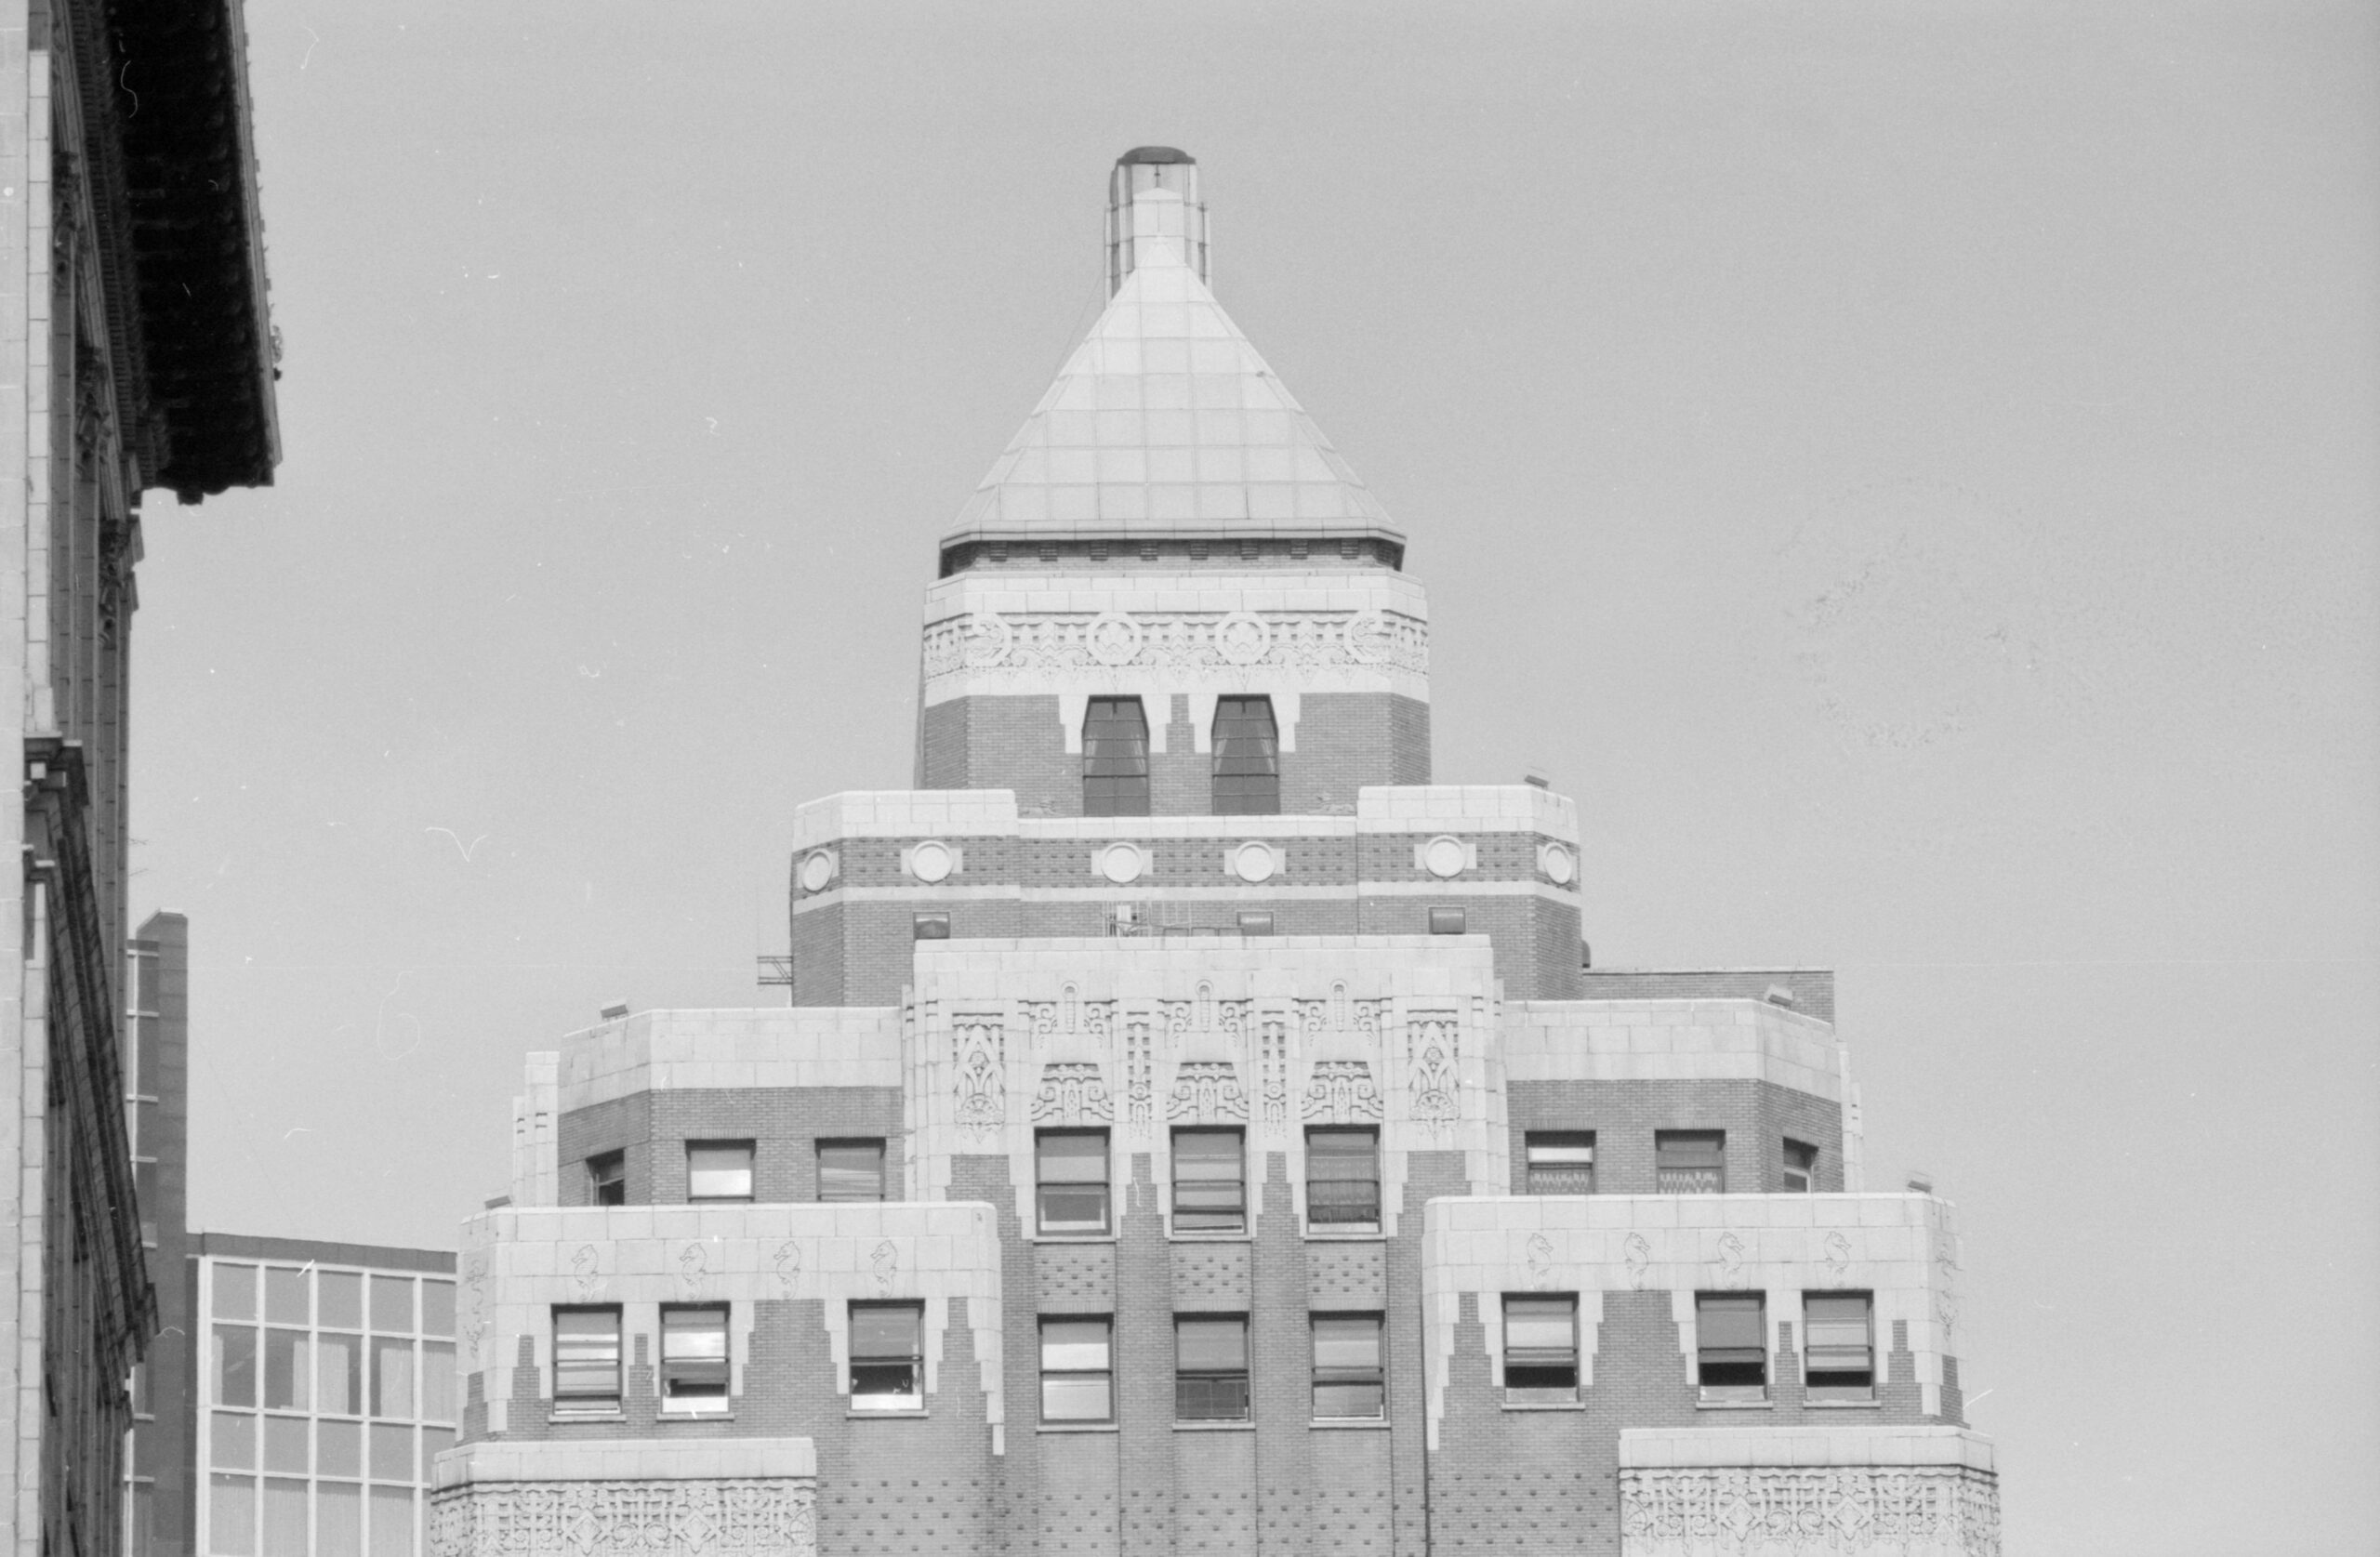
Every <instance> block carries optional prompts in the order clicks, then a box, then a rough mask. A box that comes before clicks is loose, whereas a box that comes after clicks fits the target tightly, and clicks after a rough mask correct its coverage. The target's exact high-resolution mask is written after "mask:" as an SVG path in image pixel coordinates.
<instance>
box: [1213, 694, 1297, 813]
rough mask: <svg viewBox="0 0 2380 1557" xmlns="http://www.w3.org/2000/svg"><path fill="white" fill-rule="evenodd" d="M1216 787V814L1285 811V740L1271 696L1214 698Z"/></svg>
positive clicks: (1214, 798) (1214, 791) (1214, 806)
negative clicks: (1283, 755)
mask: <svg viewBox="0 0 2380 1557" xmlns="http://www.w3.org/2000/svg"><path fill="white" fill-rule="evenodd" d="M1213 746H1214V752H1215V762H1214V788H1213V796H1212V806H1211V809H1212V810H1213V811H1214V813H1215V814H1216V815H1218V816H1270V815H1273V814H1275V813H1276V812H1278V811H1280V809H1281V743H1280V733H1279V731H1278V729H1277V728H1276V725H1275V724H1274V722H1273V700H1272V699H1271V698H1269V697H1219V698H1217V699H1216V700H1215V724H1214V740H1213Z"/></svg>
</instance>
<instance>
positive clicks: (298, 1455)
mask: <svg viewBox="0 0 2380 1557" xmlns="http://www.w3.org/2000/svg"><path fill="white" fill-rule="evenodd" d="M307 1426H308V1424H307V1421H306V1418H303V1417H267V1418H265V1419H264V1468H265V1469H266V1470H268V1471H280V1472H282V1473H284V1474H285V1475H291V1476H302V1475H304V1474H305V1473H306V1470H307V1466H306V1434H307Z"/></svg>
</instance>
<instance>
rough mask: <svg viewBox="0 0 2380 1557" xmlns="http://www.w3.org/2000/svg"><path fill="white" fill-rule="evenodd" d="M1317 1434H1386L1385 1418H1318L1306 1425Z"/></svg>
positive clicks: (1386, 1424) (1386, 1422)
mask: <svg viewBox="0 0 2380 1557" xmlns="http://www.w3.org/2000/svg"><path fill="white" fill-rule="evenodd" d="M1305 1425H1306V1426H1308V1427H1310V1428H1312V1429H1314V1430H1315V1431H1316V1432H1387V1431H1388V1418H1385V1417H1316V1418H1314V1419H1313V1420H1312V1421H1310V1422H1308V1423H1306V1424H1305Z"/></svg>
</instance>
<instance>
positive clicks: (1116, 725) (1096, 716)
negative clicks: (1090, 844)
mask: <svg viewBox="0 0 2380 1557" xmlns="http://www.w3.org/2000/svg"><path fill="white" fill-rule="evenodd" d="M1082 813H1083V814H1084V815H1085V816H1146V815H1147V814H1148V813H1149V720H1148V716H1147V715H1146V714H1144V713H1143V712H1142V711H1141V700H1140V699H1139V698H1137V697H1094V698H1092V699H1091V703H1090V706H1088V707H1087V708H1086V709H1085V710H1084V713H1083V720H1082Z"/></svg>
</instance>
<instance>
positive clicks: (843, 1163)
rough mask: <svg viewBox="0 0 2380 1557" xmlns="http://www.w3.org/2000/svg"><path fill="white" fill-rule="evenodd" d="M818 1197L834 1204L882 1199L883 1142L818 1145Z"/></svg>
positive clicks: (821, 1143)
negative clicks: (833, 1201)
mask: <svg viewBox="0 0 2380 1557" xmlns="http://www.w3.org/2000/svg"><path fill="white" fill-rule="evenodd" d="M818 1198H819V1199H821V1200H837V1201H843V1200H881V1199H883V1198H884V1142H882V1141H820V1142H818Z"/></svg>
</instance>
